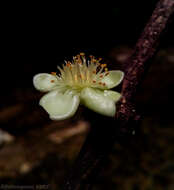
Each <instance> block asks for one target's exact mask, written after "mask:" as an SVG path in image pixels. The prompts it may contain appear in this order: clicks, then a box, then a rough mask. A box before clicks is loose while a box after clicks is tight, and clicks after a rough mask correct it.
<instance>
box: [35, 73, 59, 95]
mask: <svg viewBox="0 0 174 190" xmlns="http://www.w3.org/2000/svg"><path fill="white" fill-rule="evenodd" d="M33 84H34V87H35V88H36V89H37V90H40V91H42V92H48V91H50V90H52V89H54V87H55V86H56V85H58V80H57V77H56V76H54V75H51V74H48V73H40V74H37V75H35V76H34V77H33Z"/></svg>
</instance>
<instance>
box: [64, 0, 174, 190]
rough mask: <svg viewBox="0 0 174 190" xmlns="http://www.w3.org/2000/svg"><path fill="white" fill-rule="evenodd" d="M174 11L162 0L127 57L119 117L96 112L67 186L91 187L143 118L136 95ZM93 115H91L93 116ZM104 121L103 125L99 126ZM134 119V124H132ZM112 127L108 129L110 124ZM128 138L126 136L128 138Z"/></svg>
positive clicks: (170, 1)
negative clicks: (117, 145)
mask: <svg viewBox="0 0 174 190" xmlns="http://www.w3.org/2000/svg"><path fill="white" fill-rule="evenodd" d="M173 13H174V0H160V1H159V2H158V4H157V6H156V8H155V10H154V12H153V14H152V16H151V18H150V20H149V22H148V24H147V25H146V27H145V29H144V31H143V33H142V35H141V36H140V38H139V40H138V42H137V44H136V46H135V49H134V52H133V54H132V56H131V57H130V59H129V60H128V61H127V69H126V72H125V78H124V81H123V85H122V90H121V93H122V99H121V100H120V101H119V102H118V104H117V114H116V117H115V120H114V122H113V120H111V119H109V118H105V117H101V116H97V115H96V116H95V117H96V118H95V119H94V116H93V121H92V127H91V129H92V130H91V132H90V134H89V136H88V137H87V139H86V142H85V144H84V146H83V147H82V150H81V152H80V154H79V156H78V158H77V160H76V162H75V164H74V167H73V169H72V173H71V174H70V176H69V178H68V180H67V181H66V183H65V186H64V189H65V190H79V189H83V190H87V189H89V188H90V187H91V184H92V181H93V180H94V177H95V175H97V174H98V171H99V169H100V168H101V166H102V163H103V162H104V158H105V157H106V156H107V155H108V154H109V152H110V149H111V148H112V145H113V143H114V142H115V141H117V142H119V143H124V141H125V142H126V141H128V140H129V136H130V134H131V132H132V130H134V128H133V129H131V126H136V125H137V123H138V122H139V120H140V117H139V115H137V113H136V110H135V107H134V104H133V98H134V95H135V93H136V90H137V87H138V85H139V84H140V83H141V81H142V78H143V76H144V73H145V70H146V69H147V68H148V67H149V66H150V62H149V60H150V58H151V57H152V56H153V55H154V53H155V51H156V48H157V45H158V43H159V39H160V37H161V34H162V33H163V31H164V29H165V28H166V26H167V23H168V21H169V19H170V18H171V16H172V15H173ZM89 117H90V116H89ZM99 123H101V126H98V125H99ZM132 123H133V124H134V125H132ZM108 124H109V130H108V129H106V126H107V127H108ZM125 139H126V140H125Z"/></svg>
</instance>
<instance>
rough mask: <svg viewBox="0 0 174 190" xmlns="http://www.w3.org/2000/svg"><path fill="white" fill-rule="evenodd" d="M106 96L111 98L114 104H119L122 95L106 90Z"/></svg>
mask: <svg viewBox="0 0 174 190" xmlns="http://www.w3.org/2000/svg"><path fill="white" fill-rule="evenodd" d="M104 96H106V97H108V98H111V99H112V100H113V101H114V102H117V101H118V100H119V99H120V98H121V94H120V93H119V92H115V91H113V90H104Z"/></svg>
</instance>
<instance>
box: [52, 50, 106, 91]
mask: <svg viewBox="0 0 174 190" xmlns="http://www.w3.org/2000/svg"><path fill="white" fill-rule="evenodd" d="M100 61H101V58H99V59H96V58H95V57H94V56H89V58H88V59H86V57H85V54H84V53H80V54H78V55H76V56H74V57H73V60H72V62H70V61H65V64H64V65H63V67H62V68H61V67H59V66H58V69H59V71H60V74H59V75H58V80H59V82H60V83H62V85H67V86H71V88H73V89H79V88H84V87H94V88H101V87H104V86H105V85H106V84H105V83H104V82H102V79H103V77H104V76H107V75H108V74H109V72H108V68H107V65H106V64H101V63H100ZM51 74H53V75H56V73H55V72H52V73H51ZM51 82H54V81H51Z"/></svg>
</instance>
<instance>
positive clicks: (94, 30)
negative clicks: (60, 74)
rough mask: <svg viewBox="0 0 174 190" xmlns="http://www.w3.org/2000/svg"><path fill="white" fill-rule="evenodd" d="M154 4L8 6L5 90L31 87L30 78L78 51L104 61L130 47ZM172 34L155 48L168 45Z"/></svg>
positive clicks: (5, 17) (151, 0) (149, 0)
mask: <svg viewBox="0 0 174 190" xmlns="http://www.w3.org/2000/svg"><path fill="white" fill-rule="evenodd" d="M156 2H157V1H156V0H146V1H145V0H144V1H143V0H142V1H136V0H135V1H128V0H127V1H119V0H117V1H115V3H113V4H109V3H107V2H105V3H101V4H98V5H97V6H96V5H94V4H93V3H89V2H88V3H87V2H83V3H77V4H73V5H71V4H69V3H68V2H67V4H66V5H62V4H61V3H43V2H42V3H34V4H32V3H28V4H26V3H25V4H23V3H18V4H17V3H11V4H8V5H7V6H5V7H4V10H3V11H4V12H3V17H2V21H3V25H2V27H1V28H2V29H1V30H2V33H3V35H1V38H2V41H3V44H2V49H3V52H2V54H3V55H4V56H3V57H4V60H3V62H2V67H5V69H1V76H6V73H8V74H10V77H8V78H6V80H5V83H6V82H8V84H9V85H10V86H11V87H16V86H19V87H21V86H26V85H31V78H32V76H33V75H34V74H35V73H38V72H46V71H47V72H48V71H52V70H54V69H55V68H56V65H57V64H58V63H60V62H63V61H64V59H66V58H67V57H68V58H69V57H71V56H72V55H75V54H77V53H79V52H81V51H84V52H89V53H90V54H94V55H101V56H105V55H107V54H108V52H109V51H110V50H111V49H112V48H113V47H115V46H119V45H120V44H121V45H130V46H134V44H135V43H136V40H137V38H138V37H139V35H140V33H141V31H142V29H143V27H144V26H145V23H146V22H147V21H148V19H149V17H150V16H151V14H152V10H153V9H154V7H155V4H156ZM172 28H173V27H171V28H170V30H169V32H168V33H167V37H165V40H163V43H162V44H161V45H163V46H170V45H171V44H173V42H172V41H173V30H172ZM9 78H10V79H9ZM11 79H12V81H13V82H12V83H11ZM5 86H6V85H5Z"/></svg>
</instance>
